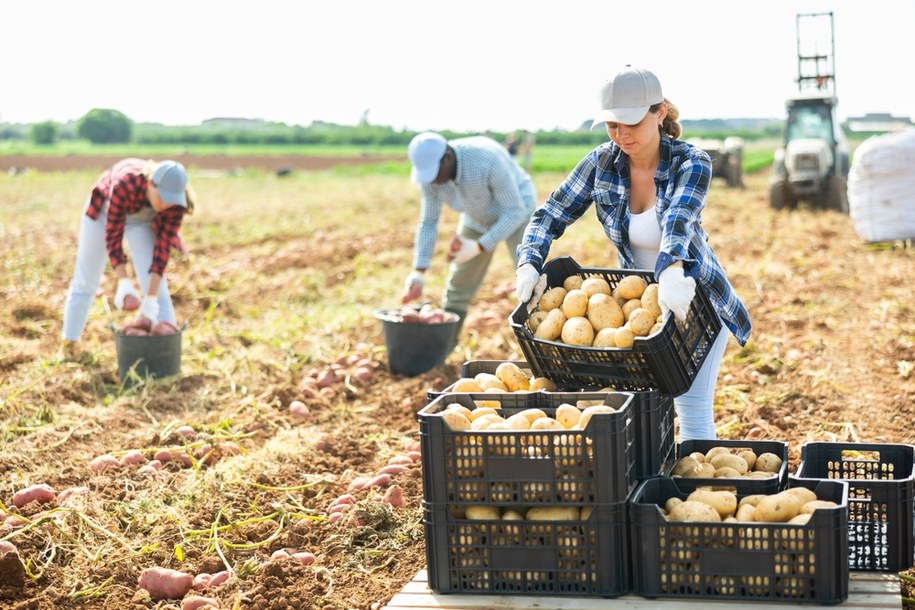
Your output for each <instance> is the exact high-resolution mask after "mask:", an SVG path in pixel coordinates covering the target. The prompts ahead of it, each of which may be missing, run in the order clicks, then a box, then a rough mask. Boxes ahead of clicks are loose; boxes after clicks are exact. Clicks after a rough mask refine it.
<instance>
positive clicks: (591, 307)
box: [587, 295, 626, 331]
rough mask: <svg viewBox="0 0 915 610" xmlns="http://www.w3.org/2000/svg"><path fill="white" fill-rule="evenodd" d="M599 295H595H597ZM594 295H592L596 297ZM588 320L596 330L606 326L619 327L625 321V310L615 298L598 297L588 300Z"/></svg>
mask: <svg viewBox="0 0 915 610" xmlns="http://www.w3.org/2000/svg"><path fill="white" fill-rule="evenodd" d="M596 296H598V295H594V297H596ZM594 297H591V298H592V299H594ZM587 318H588V321H589V322H591V326H593V327H594V330H595V331H601V330H603V329H605V328H619V327H620V326H622V325H623V322H625V321H626V320H625V316H623V310H622V308H620V306H619V305H618V304H617V302H616V301H614V300H613V299H597V300H592V301H588V311H587Z"/></svg>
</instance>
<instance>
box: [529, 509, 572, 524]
mask: <svg viewBox="0 0 915 610" xmlns="http://www.w3.org/2000/svg"><path fill="white" fill-rule="evenodd" d="M580 515H581V510H580V509H579V508H578V507H577V506H532V507H531V508H529V509H528V510H527V513H526V514H525V515H524V518H525V519H527V520H528V521H578V518H579V516H580Z"/></svg>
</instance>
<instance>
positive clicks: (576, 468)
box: [417, 392, 636, 506]
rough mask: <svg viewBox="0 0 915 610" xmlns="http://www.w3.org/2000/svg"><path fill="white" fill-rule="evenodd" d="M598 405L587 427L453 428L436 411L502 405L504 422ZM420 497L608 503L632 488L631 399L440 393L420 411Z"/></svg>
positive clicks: (461, 501)
mask: <svg viewBox="0 0 915 610" xmlns="http://www.w3.org/2000/svg"><path fill="white" fill-rule="evenodd" d="M582 400H586V401H592V400H593V401H600V402H601V403H602V404H606V405H609V406H612V407H614V408H615V409H617V411H616V412H615V413H598V414H595V415H594V416H593V417H592V418H591V421H590V422H589V423H588V425H587V426H586V427H585V429H584V430H517V431H516V430H511V431H508V430H482V431H477V430H462V431H456V430H452V429H451V428H449V427H448V425H447V424H446V423H445V421H444V419H443V418H442V417H441V415H440V414H441V412H442V411H444V410H445V408H446V407H447V406H448V405H449V404H452V403H457V404H460V405H462V406H465V407H467V408H468V409H471V410H473V409H474V408H475V401H486V402H488V403H491V402H493V401H499V402H500V403H501V405H502V406H501V409H500V413H501V414H503V416H504V417H506V418H507V417H508V416H510V415H512V414H515V413H518V412H520V411H522V410H524V409H533V408H536V409H542V410H543V411H544V412H545V413H546V414H547V415H549V416H553V415H554V414H555V411H556V408H557V407H559V405H561V404H563V403H569V404H572V405H575V404H576V403H577V402H578V401H582ZM417 417H418V419H419V434H420V446H421V450H422V469H423V499H424V500H425V501H426V502H429V503H432V504H436V505H456V504H489V505H493V506H532V505H536V504H557V503H565V504H577V505H579V506H583V505H593V504H610V503H613V502H622V501H625V500H626V498H627V497H628V495H629V494H630V493H631V491H632V490H633V489H634V487H635V483H636V478H635V466H634V464H635V446H634V423H633V420H632V394H628V393H622V392H579V393H572V394H566V393H553V392H551V393H543V392H531V393H527V394H518V393H495V392H486V393H482V394H445V395H443V396H440V397H438V398H436V399H435V400H433V401H432V402H431V403H429V405H427V406H426V407H425V408H423V409H422V410H421V411H420V412H419V414H418V416H417Z"/></svg>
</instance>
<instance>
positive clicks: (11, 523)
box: [0, 515, 28, 530]
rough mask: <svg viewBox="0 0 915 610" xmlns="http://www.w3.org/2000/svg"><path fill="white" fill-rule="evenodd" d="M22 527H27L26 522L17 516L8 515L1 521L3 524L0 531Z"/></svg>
mask: <svg viewBox="0 0 915 610" xmlns="http://www.w3.org/2000/svg"><path fill="white" fill-rule="evenodd" d="M23 525H28V521H26V520H25V519H23V518H22V517H20V516H19V515H10V516H9V517H7V518H6V519H4V520H3V524H2V525H0V529H11V530H13V529H16V528H17V527H22V526H23Z"/></svg>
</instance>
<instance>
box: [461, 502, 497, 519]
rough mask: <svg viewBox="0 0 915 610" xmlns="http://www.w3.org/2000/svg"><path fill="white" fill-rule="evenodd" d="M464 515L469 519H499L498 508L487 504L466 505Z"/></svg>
mask: <svg viewBox="0 0 915 610" xmlns="http://www.w3.org/2000/svg"><path fill="white" fill-rule="evenodd" d="M464 517H465V518H466V519H470V520H471V521H489V520H495V519H499V518H500V517H501V515H499V508H498V507H497V506H490V505H489V504H472V505H470V506H468V507H467V509H466V511H465V513H464Z"/></svg>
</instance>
